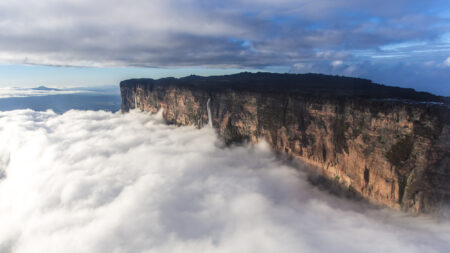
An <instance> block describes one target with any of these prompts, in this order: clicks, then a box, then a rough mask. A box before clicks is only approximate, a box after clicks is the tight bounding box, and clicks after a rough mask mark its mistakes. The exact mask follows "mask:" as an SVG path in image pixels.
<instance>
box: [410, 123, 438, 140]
mask: <svg viewBox="0 0 450 253" xmlns="http://www.w3.org/2000/svg"><path fill="white" fill-rule="evenodd" d="M414 135H420V136H423V137H425V138H428V139H433V138H435V133H434V131H433V129H432V128H431V127H428V126H425V125H424V124H423V123H422V122H420V121H417V120H416V121H414Z"/></svg>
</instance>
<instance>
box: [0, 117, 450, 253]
mask: <svg viewBox="0 0 450 253" xmlns="http://www.w3.org/2000/svg"><path fill="white" fill-rule="evenodd" d="M0 171H2V173H1V174H2V175H3V178H2V179H0V199H1V201H0V224H2V225H1V227H0V251H1V252H17V253H22V252H445V251H446V250H448V248H449V247H450V224H449V223H448V221H443V222H441V223H438V222H437V221H433V220H428V219H426V218H411V217H406V216H404V215H403V214H399V213H395V212H391V211H387V210H373V209H368V208H366V207H364V206H362V204H360V203H353V202H350V201H347V200H344V199H337V198H335V197H333V196H329V195H327V194H326V193H323V192H321V191H319V190H317V189H316V188H314V187H312V186H311V185H310V184H309V183H308V182H307V181H306V179H305V175H304V173H303V172H302V171H301V170H296V169H294V168H292V167H289V166H287V165H284V164H282V163H281V162H280V161H279V160H277V159H276V157H275V156H274V155H273V154H272V153H271V152H270V150H269V148H268V147H267V146H266V145H265V144H264V143H261V144H259V145H256V146H245V147H234V148H221V145H220V142H219V141H218V140H217V138H216V137H215V133H214V132H213V131H212V130H211V129H208V128H204V129H201V130H197V129H195V128H193V127H181V128H176V127H174V126H168V125H165V124H164V122H163V121H162V119H161V117H160V116H149V115H147V114H143V113H135V112H132V113H129V114H125V115H123V114H120V113H116V114H113V113H108V112H93V111H69V112H67V113H65V114H62V115H57V114H55V113H53V112H51V111H47V112H34V111H31V110H23V111H9V112H0Z"/></svg>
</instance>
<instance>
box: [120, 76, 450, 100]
mask: <svg viewBox="0 0 450 253" xmlns="http://www.w3.org/2000/svg"><path fill="white" fill-rule="evenodd" d="M126 83H128V84H133V83H146V84H149V85H150V84H151V85H177V86H178V87H190V88H201V89H205V90H208V91H220V90H225V89H232V90H236V91H258V92H267V93H284V92H289V93H295V94H303V95H317V96H340V97H348V96H355V97H361V98H373V99H386V98H395V99H405V100H411V101H423V102H449V101H450V98H446V97H441V96H436V95H433V94H430V93H428V92H417V91H415V90H414V89H410V88H400V87H392V86H385V85H381V84H376V83H372V81H370V80H367V79H362V78H353V77H343V76H330V75H323V74H276V73H249V72H243V73H238V74H233V75H224V76H209V77H202V76H195V75H191V76H186V77H182V78H173V77H168V78H161V79H157V80H155V79H131V80H127V81H126Z"/></svg>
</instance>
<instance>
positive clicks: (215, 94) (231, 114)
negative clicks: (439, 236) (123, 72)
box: [120, 73, 450, 214]
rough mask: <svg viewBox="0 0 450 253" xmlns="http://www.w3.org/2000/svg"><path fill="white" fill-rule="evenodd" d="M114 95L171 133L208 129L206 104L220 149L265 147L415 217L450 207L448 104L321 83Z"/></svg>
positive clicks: (182, 82) (149, 86)
mask: <svg viewBox="0 0 450 253" xmlns="http://www.w3.org/2000/svg"><path fill="white" fill-rule="evenodd" d="M333 83H336V85H335V86H334V84H333ZM246 84H247V85H246ZM120 88H121V93H122V111H124V112H126V111H128V110H130V109H134V108H135V107H136V106H137V107H138V108H139V109H140V110H143V111H149V112H154V113H156V112H157V111H159V110H160V109H162V110H163V116H164V118H165V119H166V120H167V121H168V122H169V123H173V124H177V125H195V126H197V127H203V126H205V125H207V124H208V112H207V102H208V99H209V100H210V103H209V105H210V109H211V117H212V125H213V127H214V128H215V129H216V130H217V133H218V134H219V136H221V137H222V138H223V139H224V140H225V142H226V143H228V144H232V143H241V142H244V141H251V142H258V141H259V140H261V139H263V138H264V139H266V140H267V142H268V143H269V144H270V145H271V146H272V147H273V148H274V150H276V151H277V152H280V153H286V154H288V155H291V156H293V157H296V158H298V159H300V160H302V161H305V162H308V163H310V164H312V165H314V166H313V167H314V168H315V172H316V173H317V174H318V175H320V176H323V177H322V178H324V179H326V180H325V182H326V183H327V184H336V185H340V186H344V187H345V188H346V189H347V190H348V191H349V192H350V193H352V194H354V195H357V196H362V197H364V198H365V199H367V200H368V201H370V202H372V203H375V204H382V205H385V206H389V207H392V208H395V209H403V210H406V211H409V212H411V213H413V214H419V213H436V212H439V211H440V210H442V208H443V206H444V205H446V204H447V203H449V202H450V184H449V182H450V152H449V146H450V134H449V131H450V127H449V121H450V120H449V118H450V117H449V115H450V112H449V109H448V105H447V104H446V103H447V102H446V99H445V98H442V97H438V96H434V95H431V94H428V93H418V92H415V91H413V90H410V89H401V88H394V87H387V86H382V85H377V84H373V83H371V82H369V81H367V80H363V79H353V78H341V77H327V76H323V75H279V74H249V73H243V74H238V75H231V76H221V77H208V78H203V77H194V76H191V77H186V78H181V79H174V78H166V79H160V80H152V79H134V80H128V81H123V82H122V83H121V84H120ZM430 101H431V102H432V103H431V102H430Z"/></svg>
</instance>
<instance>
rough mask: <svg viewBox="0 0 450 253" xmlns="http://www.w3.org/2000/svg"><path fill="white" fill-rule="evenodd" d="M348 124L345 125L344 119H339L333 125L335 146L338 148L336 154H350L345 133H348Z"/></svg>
mask: <svg viewBox="0 0 450 253" xmlns="http://www.w3.org/2000/svg"><path fill="white" fill-rule="evenodd" d="M347 127H348V126H347V124H346V123H345V120H344V118H342V117H337V118H336V120H335V121H334V123H333V129H334V145H335V148H336V152H338V153H342V152H343V151H345V152H346V153H348V146H347V139H346V137H345V132H346V131H347Z"/></svg>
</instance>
